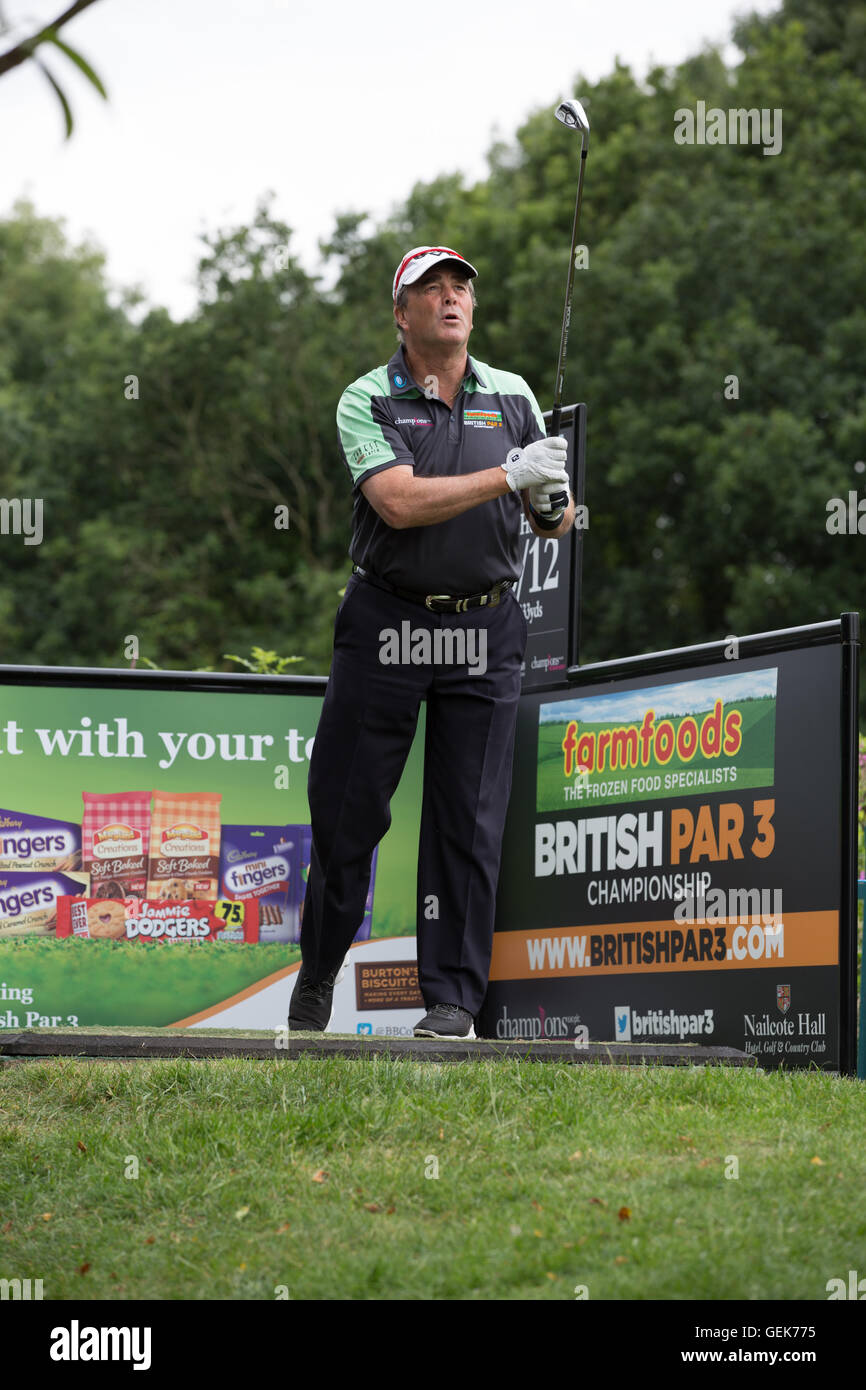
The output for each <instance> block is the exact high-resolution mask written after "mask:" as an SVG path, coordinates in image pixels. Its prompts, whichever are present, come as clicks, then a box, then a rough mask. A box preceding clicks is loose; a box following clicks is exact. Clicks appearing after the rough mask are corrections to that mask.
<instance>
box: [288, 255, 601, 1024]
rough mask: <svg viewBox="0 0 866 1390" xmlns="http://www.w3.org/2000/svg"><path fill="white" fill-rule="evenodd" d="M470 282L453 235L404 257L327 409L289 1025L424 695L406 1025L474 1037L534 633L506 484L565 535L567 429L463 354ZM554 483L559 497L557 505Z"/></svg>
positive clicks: (322, 1008) (335, 932) (311, 995)
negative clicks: (335, 529)
mask: <svg viewBox="0 0 866 1390" xmlns="http://www.w3.org/2000/svg"><path fill="white" fill-rule="evenodd" d="M476 276H477V271H476V270H475V267H474V266H472V265H470V263H469V262H468V261H467V260H465V259H464V257H463V256H461V255H460V254H459V253H458V252H456V251H454V250H452V249H450V248H448V247H430V246H420V247H415V248H414V249H413V250H412V251H410V252H409V253H408V254H407V255H406V256H404V258H403V260H402V261H401V263H400V265H399V266H398V267H397V272H396V274H395V276H394V283H393V286H392V294H393V301H394V320H395V323H396V325H397V329H398V337H399V339H400V344H401V345H400V347H399V349H398V350H397V352H396V353H395V354H394V356H393V357H392V358H391V360H390V361H389V362H388V363H387V365H385V366H380V367H376V368H374V370H373V371H371V372H368V373H367V375H366V376H362V377H360V378H359V379H358V380H357V381H355V382H353V383H352V385H351V386H349V387H347V389H346V390H345V391H344V392H343V395H342V396H341V398H340V403H339V406H338V408H337V428H338V435H339V441H340V449H341V454H342V457H343V461H344V463H345V466H346V468H347V471H348V473H349V477H350V479H351V481H352V486H353V491H354V517H353V536H352V544H351V547H350V549H349V555H350V556H351V558H352V560H353V561H354V566H353V573H352V576H351V578H350V579H349V581H348V583H347V585H346V591H345V596H344V598H343V602H342V603H341V604H340V607H339V609H338V610H337V616H336V621H335V624H334V658H333V663H332V666H331V674H330V679H329V681H328V688H327V692H326V695H325V700H324V703H323V706H322V713H321V718H320V720H319V725H318V729H317V732H316V740H315V743H314V745H313V752H312V756H311V759H310V773H309V783H308V793H309V803H310V819H311V824H312V850H311V857H310V869H309V877H308V880H307V889H306V896H305V899H304V913H303V926H302V929H301V957H302V964H301V969H300V971H299V972H298V977H297V980H296V984H295V990H294V993H293V995H292V1001H291V1006H290V1012H289V1027H290V1028H294V1029H304V1028H307V1029H309V1028H313V1029H324V1028H327V1026H328V1023H329V1021H330V1016H331V1008H332V995H333V989H334V984H335V981H336V980H337V978H338V973H339V971H340V966H341V964H342V963H343V961H344V957H345V956H346V953H347V951H348V949H349V946H350V944H351V942H352V939H353V937H354V935H355V932H356V931H357V929H358V926H359V924H360V922H361V921H362V919H363V916H364V901H365V898H366V895H367V891H368V888H369V880H370V865H371V858H372V853H373V849H374V848H375V846H376V845H377V844H378V843H379V841H380V839H381V838H382V836H383V835H384V834H385V832H386V830H387V829H388V827H389V826H390V824H391V813H390V801H391V797H392V795H393V793H394V791H395V789H396V787H397V784H398V782H399V780H400V777H401V775H402V772H403V768H404V766H405V762H406V758H407V756H408V754H409V749H410V747H411V744H412V740H413V737H414V734H415V728H416V724H417V719H418V712H419V709H420V705H421V700H422V699H425V700H426V741H425V753H424V793H423V804H422V812H421V830H420V840H419V856H418V881H417V947H418V979H419V984H420V987H421V993H422V995H423V998H424V1003H425V1005H426V1007H427V1010H428V1012H427V1015H426V1017H425V1018H423V1019H422V1020H421V1021H420V1023H419V1024H418V1025H417V1026H416V1027H415V1030H414V1031H415V1035H416V1036H417V1037H432V1038H474V1037H475V1030H474V1020H475V1017H476V1015H477V1013H478V1012H479V1010H480V1007H481V1003H482V1001H483V998H484V994H485V992H486V989H487V977H488V973H489V968H490V955H491V950H492V944H493V919H494V911H495V904H496V884H497V878H498V874H499V862H500V856H501V850H502V831H503V826H504V822H505V813H506V810H507V806H508V798H509V794H510V791H511V763H512V753H513V747H514V732H515V726H516V718H517V704H518V698H519V695H520V670H521V663H522V660H523V654H524V650H525V647H526V638H527V626H526V621H525V619H524V617H523V613H522V610H521V608H520V605H519V604H518V602H517V599H516V597H515V594H514V592H513V589H512V585H513V584H514V583H515V581H516V580H517V579H518V578H519V576H520V554H519V532H520V503H519V501H518V496H520V498H521V499H522V502H523V510H524V514H525V515H526V517H527V519H528V521H529V524H530V526H531V527H532V529H533V530H534V531H535V532H536V534H538V535H544V536H554V537H556V536H561V535H564V534H565V532H566V531H568V530H569V529H570V527H571V525H572V522H573V519H574V503H573V499H571V498H568V489H567V484H568V474H567V471H566V467H565V464H566V457H567V444H566V441H565V440H564V439H562V438H557V439H547V438H546V436H545V432H544V421H543V419H542V416H541V412H540V411H539V408H538V405H537V403H536V401H535V398H534V397H533V395H532V392H531V391H530V390H529V387H528V386H527V385H526V383H525V381H523V379H522V378H521V377H519V376H515V375H513V374H512V373H508V372H502V371H498V370H496V369H494V368H492V367H489V366H488V365H487V364H486V363H483V362H478V361H475V360H474V359H473V358H471V357H469V355H468V353H467V350H466V348H467V343H468V341H469V335H470V333H471V331H472V318H473V308H474V305H475V295H474V288H473V286H472V281H473V279H474V278H475V277H476ZM557 492H559V493H564V494H565V496H566V498H568V506H567V507H566V508H565V509H559V510H554V509H553V508H552V506H551V501H550V498H551V495H553V494H556V493H557ZM398 635H399V638H400V640H398ZM403 639H406V640H403ZM409 639H411V644H412V645H411V653H410V651H409V647H408V640H409Z"/></svg>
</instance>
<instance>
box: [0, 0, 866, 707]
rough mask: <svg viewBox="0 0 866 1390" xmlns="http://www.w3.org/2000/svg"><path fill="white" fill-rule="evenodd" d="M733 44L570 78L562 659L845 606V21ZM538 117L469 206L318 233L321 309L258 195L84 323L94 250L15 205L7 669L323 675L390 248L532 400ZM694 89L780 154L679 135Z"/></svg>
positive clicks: (552, 257) (6, 355) (852, 344)
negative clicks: (163, 304)
mask: <svg viewBox="0 0 866 1390" xmlns="http://www.w3.org/2000/svg"><path fill="white" fill-rule="evenodd" d="M735 38H736V42H737V44H738V46H739V48H740V51H741V54H742V59H741V61H740V62H739V63H738V64H737V65H736V66H735V67H733V68H731V69H728V68H726V66H725V64H724V62H723V59H722V57H721V55H720V53H719V52H718V51H716V50H714V49H711V48H709V49H706V50H705V51H703V52H701V53H698V54H696V55H695V56H694V57H692V58H691V59H689V60H688V61H687V62H685V63H682V64H680V65H679V66H677V67H675V68H667V67H661V66H660V67H657V68H655V69H653V70H652V71H651V72H650V73H649V74H648V75H647V77H646V78H645V80H643V81H640V82H639V81H638V80H637V79H636V78H635V77H634V76H633V74H632V73H631V72H630V70H629V69H628V68H627V67H625V66H623V65H622V64H620V63H617V64H616V65H615V67H614V69H613V70H612V71H611V72H610V73H609V74H607V75H606V76H605V77H603V78H602V79H600V80H599V81H597V82H588V81H585V80H584V79H583V78H582V77H581V76H580V75H579V74H577V75H576V76H575V80H574V84H573V89H574V91H575V92H576V93H578V94H579V95H580V96H581V98H582V99H583V100H584V103H585V105H586V107H587V110H588V112H589V115H590V120H591V121H592V126H593V136H592V147H591V151H590V155H589V159H588V163H587V173H586V182H585V196H584V204H583V213H582V218H581V237H580V239H581V241H582V242H584V243H585V244H586V245H587V246H588V248H589V255H590V264H589V269H587V270H581V271H580V273H579V274H578V275H577V277H576V287H575V295H574V308H573V315H572V329H571V336H570V342H569V356H568V367H567V379H566V385H565V399H566V400H567V401H569V400H585V401H587V402H588V406H589V419H588V439H587V495H586V501H587V503H588V505H589V509H590V516H591V524H590V528H589V530H588V531H587V532H586V536H585V548H584V564H583V576H584V579H583V602H584V623H583V630H584V649H583V651H582V653H581V659H582V660H583V661H592V660H597V659H605V658H609V657H615V656H625V655H630V654H634V653H637V652H641V651H650V650H654V649H659V648H665V647H672V646H679V645H687V644H689V643H693V642H698V641H701V640H707V639H712V638H718V637H723V636H726V635H728V634H731V633H735V634H743V633H745V632H760V631H766V630H767V629H770V628H774V627H786V626H795V625H799V624H801V623H806V622H809V621H814V620H823V619H827V618H830V617H835V616H837V615H838V614H839V613H840V612H842V611H843V610H846V609H856V608H857V607H858V605H859V602H860V598H861V595H862V593H863V590H864V576H866V561H864V544H866V543H864V539H863V537H862V536H860V535H854V536H835V535H834V536H831V535H829V534H828V533H827V530H826V524H825V523H826V519H827V504H828V502H829V500H830V499H831V498H833V497H847V494H848V492H849V490H851V489H857V490H858V491H859V493H860V495H862V494H863V483H864V481H866V478H864V474H863V472H862V463H863V457H864V456H863V439H864V436H866V393H864V386H863V382H864V380H866V310H864V308H863V306H862V266H863V264H864V261H866V169H864V166H863V160H862V131H863V129H864V128H866V3H864V0H856V2H855V3H841V0H840V2H839V3H836V0H833V3H831V0H821V2H820V3H819V0H786V3H785V4H784V5H783V6H782V8H781V9H780V10H779V11H778V12H777V13H776V14H774V15H768V16H754V15H753V16H749V17H746V18H745V19H743V20H741V21H739V22H738V24H737V27H736V29H735ZM554 99H555V94H553V95H552V96H551V101H550V102H549V103H547V104H546V105H545V106H544V107H543V108H542V109H540V110H538V111H537V112H534V113H532V114H531V115H530V116H529V118H528V119H527V120H526V121H525V122H524V124H523V125H522V126H521V128H520V129H519V130H518V132H517V135H516V138H515V140H514V141H513V142H511V143H506V142H503V141H499V142H497V143H496V144H494V145H493V146H492V148H491V150H490V153H489V173H488V175H487V177H486V178H484V179H482V180H480V181H479V182H478V183H476V184H474V185H472V186H467V185H466V182H465V180H464V179H463V177H462V176H461V175H460V174H456V173H448V172H442V173H440V174H439V175H438V176H437V177H435V178H433V179H432V180H431V181H429V182H427V183H417V184H416V185H415V186H414V187H413V188H412V189H411V191H410V193H409V195H408V197H407V198H406V201H405V203H404V205H403V206H402V207H398V208H397V209H396V210H395V211H394V212H393V214H392V215H391V216H390V217H389V218H387V219H386V220H384V221H383V222H382V223H381V224H379V225H377V224H375V223H374V222H373V221H372V220H371V219H370V217H369V216H368V214H367V213H366V212H365V211H364V210H345V211H343V212H341V213H340V215H339V216H338V217H337V218H336V220H335V225H334V228H333V230H332V232H331V234H330V236H329V237H327V238H325V239H324V240H323V241H322V242H321V251H322V254H323V256H324V258H325V262H326V265H325V271H326V276H327V282H328V283H329V284H331V285H332V288H328V289H326V288H324V286H323V284H322V282H321V280H320V279H319V278H318V277H314V276H310V275H308V274H307V273H306V272H305V271H304V269H303V267H302V266H301V265H300V263H299V262H298V260H297V259H296V257H295V256H294V255H293V254H292V250H291V242H292V231H291V228H290V227H289V226H287V225H286V224H285V223H283V222H282V221H281V220H280V219H279V218H277V217H276V216H275V215H274V214H273V212H272V210H271V202H272V195H270V194H266V195H265V196H264V197H263V198H262V200H261V202H260V204H259V206H258V208H257V209H256V212H255V216H254V218H253V219H252V221H251V223H250V225H248V226H239V227H234V228H225V229H223V230H221V231H220V232H218V233H216V234H213V235H211V236H208V237H206V238H205V239H204V246H203V251H202V255H201V259H200V262H199V269H198V284H199V305H198V308H197V310H196V312H195V313H194V314H193V315H192V317H191V318H189V319H188V320H186V321H184V322H180V323H176V322H174V321H173V320H172V318H171V316H170V315H169V314H168V313H167V312H166V311H165V310H163V309H152V310H151V311H150V312H148V313H147V314H146V315H145V316H144V317H143V318H142V319H141V321H140V322H137V323H134V322H133V319H132V313H131V311H132V310H133V309H134V308H136V307H138V305H139V304H140V295H139V294H138V292H137V291H136V290H130V291H129V292H128V293H127V295H126V296H125V298H124V300H123V302H122V303H121V304H119V305H115V306H114V307H112V306H111V305H110V304H109V294H108V289H107V285H106V281H105V276H104V264H103V258H102V256H101V254H100V253H99V252H98V251H96V250H94V249H93V248H92V247H88V246H84V247H75V248H73V247H71V246H70V245H69V244H68V242H67V239H66V237H65V235H64V232H63V229H62V226H61V224H59V223H54V222H52V221H50V220H49V219H44V218H40V217H38V216H37V214H36V212H35V211H34V209H33V208H32V206H30V205H29V204H27V203H24V202H21V203H18V204H16V206H15V209H14V212H13V215H12V216H11V217H9V218H8V219H7V220H6V221H3V222H0V412H2V420H3V430H2V440H0V495H2V496H6V497H15V496H33V497H42V498H43V499H44V505H45V520H44V526H45V537H44V540H43V543H42V544H41V545H40V546H38V547H36V546H34V547H26V546H24V545H23V544H22V543H21V541H20V539H19V538H15V537H6V536H4V537H0V650H2V652H3V656H4V660H6V661H11V662H46V663H51V664H72V665H96V666H98V665H117V664H119V662H118V653H119V651H122V650H123V646H122V644H123V640H124V638H125V636H126V635H128V634H130V633H134V634H136V635H137V636H138V638H139V648H140V650H141V652H142V653H143V655H146V657H147V658H149V659H150V660H151V661H153V662H155V663H156V664H158V665H159V666H161V667H181V668H185V669H190V668H200V669H201V668H208V667H214V668H217V669H219V668H220V664H221V663H222V669H226V668H225V662H226V658H224V657H223V656H222V653H224V652H247V653H249V652H250V651H251V649H253V648H260V649H261V650H262V651H264V652H275V653H276V652H281V651H290V652H291V651H293V652H301V653H303V654H304V662H305V671H307V672H326V671H327V669H328V664H329V661H330V656H331V648H332V640H333V622H334V614H335V610H336V607H337V604H338V602H339V596H340V593H341V590H342V587H343V585H344V584H345V582H346V579H347V575H348V571H349V560H348V555H347V548H348V545H349V541H350V538H351V529H352V507H353V498H352V493H351V487H350V481H349V478H348V476H347V474H346V471H345V469H344V467H343V465H342V463H341V462H340V458H339V453H338V449H337V439H336V427H335V411H336V406H337V401H338V399H339V396H340V394H341V392H342V390H343V389H344V387H345V386H346V385H347V384H348V383H349V382H350V381H352V380H353V379H354V378H355V377H357V376H359V375H360V374H361V373H363V372H366V371H368V370H369V369H370V368H371V367H372V366H374V365H376V364H377V363H381V362H385V361H387V359H388V357H389V356H390V355H391V353H392V352H393V351H394V348H395V346H396V339H395V334H394V327H393V320H392V317H391V302H390V287H391V279H392V276H393V272H394V267H395V265H396V263H397V262H398V260H399V258H400V256H401V255H402V253H403V252H404V251H405V249H406V248H407V247H409V246H411V245H415V244H419V243H423V242H427V241H431V242H432V241H439V240H444V241H445V243H446V244H452V245H456V246H458V247H459V248H460V249H462V250H463V251H464V252H465V254H466V255H468V256H469V257H470V259H471V260H472V261H473V263H474V264H475V265H477V267H478V269H479V279H478V285H477V292H478V301H479V306H478V309H477V312H476V320H475V321H476V327H475V331H474V333H473V337H472V340H471V343H470V350H471V351H472V353H473V354H474V355H475V356H477V357H479V358H480V359H481V360H482V361H484V360H486V361H491V362H493V363H495V364H497V365H498V366H500V367H503V368H506V369H509V370H512V371H515V372H519V373H520V374H521V375H523V376H524V377H525V378H526V379H527V381H528V382H529V384H530V385H531V387H532V388H533V390H534V391H535V393H536V395H537V397H538V399H539V401H540V403H541V405H542V408H544V407H545V406H546V405H547V404H548V403H549V401H550V397H551V390H552V385H553V375H554V368H555V362H556V349H557V345H558V341H559V328H560V316H561V312H562V296H563V291H564V286H565V278H566V270H567V259H568V247H569V241H570V232H571V220H572V216H573V206H574V191H575V184H576V173H577V171H576V167H575V150H574V145H573V142H572V143H569V139H568V137H567V135H565V133H564V132H563V129H562V127H561V126H560V125H559V124H558V123H557V122H555V121H554V120H553V118H552V108H553V105H554ZM699 100H700V101H704V102H705V103H706V105H707V106H708V107H709V106H712V105H718V106H721V107H722V108H723V109H728V108H734V107H746V108H750V107H758V108H765V107H768V108H770V109H774V108H777V107H778V108H780V109H781V111H782V113H783V146H782V151H781V153H779V154H778V155H775V156H767V155H764V154H763V153H762V150H761V147H760V146H759V145H718V146H706V145H695V146H687V145H686V146H683V145H678V144H677V143H676V142H675V141H674V138H673V132H674V124H675V112H676V111H677V109H678V108H680V107H688V108H690V109H692V110H694V108H695V106H696V103H697V102H698V101H699ZM732 377H736V378H737V380H738V384H739V393H738V395H734V396H731V392H730V390H728V391H727V392H726V384H727V383H729V380H730V378H732ZM132 378H135V379H136V381H137V389H136V386H135V383H131V379H132ZM729 397H730V398H729ZM858 469H859V470H861V471H858ZM286 506H287V507H288V508H289V516H290V520H289V526H288V529H285V528H282V529H281V528H280V527H279V526H278V525H277V524H276V516H277V509H278V508H285V507H286ZM243 660H249V658H244V659H243ZM283 660H287V658H283ZM255 662H256V658H255V657H253V658H252V664H253V665H255ZM861 710H862V714H863V719H864V722H866V682H864V683H863V696H862V704H861Z"/></svg>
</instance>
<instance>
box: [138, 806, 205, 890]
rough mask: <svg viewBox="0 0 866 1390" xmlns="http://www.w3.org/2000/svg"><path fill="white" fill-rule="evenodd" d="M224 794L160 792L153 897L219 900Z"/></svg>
mask: <svg viewBox="0 0 866 1390" xmlns="http://www.w3.org/2000/svg"><path fill="white" fill-rule="evenodd" d="M221 801H222V793H221V792H156V791H155V792H154V793H153V816H152V819H151V829H150V859H149V861H148V868H147V896H148V898H169V899H173V900H175V901H179V900H180V899H182V898H215V897H216V895H217V889H218V885H219V863H220V802H221Z"/></svg>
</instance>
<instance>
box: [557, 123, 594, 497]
mask: <svg viewBox="0 0 866 1390" xmlns="http://www.w3.org/2000/svg"><path fill="white" fill-rule="evenodd" d="M556 119H557V120H558V121H562V124H563V125H566V126H568V127H569V129H571V130H579V131H580V171H579V173H578V176H577V201H576V203H575V205H574V226H573V227H572V230H571V255H570V256H569V260H568V283H567V285H566V288H565V309H564V311H563V315H562V333H561V334H560V338H559V360H558V362H557V364H556V385H555V386H554V388H553V414H552V419H551V427H550V435H551V437H553V436H554V435H557V434H559V421H560V417H561V415H562V385H563V379H564V377H565V356H566V352H567V351H568V329H569V325H570V323H571V297H572V294H573V293H574V253H575V248H576V246H577V226H578V223H579V221H580V203H581V199H582V198H583V171H584V167H585V164H586V156H587V151H588V150H589V120H588V119H587V115H586V112H585V111H584V109H583V107H582V106H581V104H580V102H579V101H577V100H576V99H575V100H572V101H562V102H560V104H559V106H557V108H556ZM550 506H551V510H552V511H556V509H557V507H560V506H564V507H567V506H568V493H565V492H556V493H554V494H553V495H552V497H551V499H550Z"/></svg>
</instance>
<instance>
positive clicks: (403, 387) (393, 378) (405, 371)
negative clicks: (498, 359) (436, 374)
mask: <svg viewBox="0 0 866 1390" xmlns="http://www.w3.org/2000/svg"><path fill="white" fill-rule="evenodd" d="M473 376H474V378H475V380H476V381H477V382H478V385H479V386H480V387H481V389H482V391H484V390H486V389H487V387H486V383H485V381H484V379H483V377H482V376H481V373H480V372H479V370H478V364H477V362H475V361H473V359H472V358H471V357H470V356H469V354H468V353H467V354H466V372H465V373H464V376H463V380H464V382H466V381H468V380H469V378H470V377H473ZM388 383H389V385H390V388H391V395H392V396H404V395H405V394H406V392H407V391H413V390H414V391H421V390H422V388H421V387H420V386H419V385H418V383H417V382H416V381H415V379H414V377H413V376H412V374H411V373H410V371H409V368H408V366H407V365H406V345H405V343H401V344H400V346H399V347H398V349H397V351H396V352H395V353H394V356H393V357H392V358H391V359H390V361H389V363H388Z"/></svg>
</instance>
